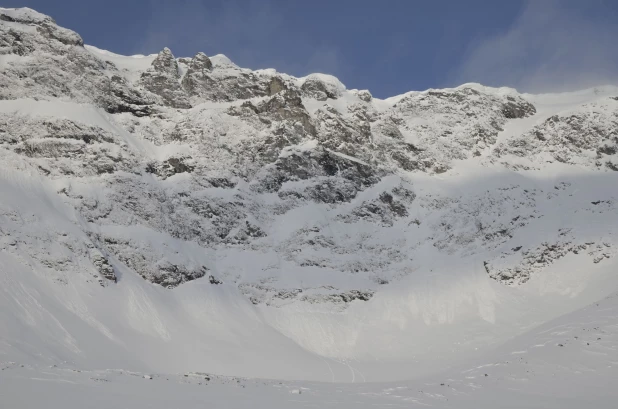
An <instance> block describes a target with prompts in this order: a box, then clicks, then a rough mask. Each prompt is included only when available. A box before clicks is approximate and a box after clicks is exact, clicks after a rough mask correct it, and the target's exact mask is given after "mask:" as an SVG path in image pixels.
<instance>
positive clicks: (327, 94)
mask: <svg viewBox="0 0 618 409" xmlns="http://www.w3.org/2000/svg"><path fill="white" fill-rule="evenodd" d="M300 89H301V91H302V92H303V95H304V96H307V97H309V98H314V99H317V100H318V101H326V100H327V99H329V98H330V99H337V98H339V97H340V95H339V92H338V91H337V90H336V89H334V88H333V87H330V86H329V85H328V84H327V83H326V82H324V81H323V80H322V79H320V78H315V77H311V76H310V77H309V78H307V79H306V80H305V82H304V83H303V85H302V86H301V88H300Z"/></svg>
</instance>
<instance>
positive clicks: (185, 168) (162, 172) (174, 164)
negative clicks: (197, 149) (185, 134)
mask: <svg viewBox="0 0 618 409" xmlns="http://www.w3.org/2000/svg"><path fill="white" fill-rule="evenodd" d="M192 163H194V161H193V160H192V158H190V157H172V158H169V159H166V160H164V161H163V162H161V163H149V164H148V165H146V172H148V173H154V174H156V175H157V176H160V177H161V178H163V179H166V178H168V177H170V176H173V175H176V174H178V173H191V172H193V170H194V169H195V166H194V165H193V164H192Z"/></svg>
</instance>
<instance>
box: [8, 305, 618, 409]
mask: <svg viewBox="0 0 618 409" xmlns="http://www.w3.org/2000/svg"><path fill="white" fill-rule="evenodd" d="M0 366H1V368H2V371H0V401H2V403H3V404H2V407H3V408H7V409H8V408H40V407H45V408H48V409H56V408H63V409H64V408H135V409H139V408H172V407H177V408H185V409H190V408H204V407H207V408H212V409H214V408H270V409H276V408H311V407H314V408H331V407H332V408H375V407H394V408H397V407H406V408H415V407H433V408H583V407H594V408H613V407H615V404H616V402H617V401H618V389H617V388H616V385H618V295H613V296H610V297H608V298H605V299H603V300H601V301H599V302H596V303H594V304H592V305H590V306H588V307H585V308H583V309H581V310H578V311H575V312H573V313H571V314H567V315H565V316H563V317H560V318H558V319H555V320H553V321H550V322H548V323H546V324H544V325H542V326H540V327H539V328H536V329H534V330H532V331H530V332H529V333H527V334H524V335H522V336H519V337H517V338H515V339H513V340H512V341H510V342H508V343H507V344H505V345H503V346H501V347H500V348H499V349H497V350H494V351H488V352H487V353H486V354H484V357H483V358H481V359H479V360H477V361H476V362H470V363H469V364H467V365H463V366H461V367H459V368H456V369H455V368H453V369H451V370H449V371H447V372H445V373H443V374H442V375H436V376H430V377H428V378H426V379H419V380H415V381H400V382H391V383H364V382H362V383H345V384H342V383H317V382H302V381H274V380H260V379H247V378H236V377H222V376H217V375H214V374H206V373H187V374H169V375H167V374H153V373H138V372H131V371H129V370H123V369H106V370H98V371H82V370H80V369H78V368H72V367H70V366H68V365H66V366H62V365H59V366H51V367H49V366H45V367H40V366H39V367H36V366H30V365H22V364H20V363H18V362H1V363H0Z"/></svg>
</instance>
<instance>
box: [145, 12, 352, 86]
mask: <svg viewBox="0 0 618 409" xmlns="http://www.w3.org/2000/svg"><path fill="white" fill-rule="evenodd" d="M149 18H150V20H149V28H148V30H147V33H146V36H145V37H144V38H143V39H142V40H140V41H138V42H137V44H136V50H135V52H136V53H154V52H158V51H159V50H161V49H162V48H163V47H169V48H171V49H172V51H173V52H174V53H175V54H176V55H178V56H189V55H188V53H197V52H198V51H204V52H206V53H207V54H209V55H212V54H219V53H222V54H226V55H227V56H228V57H230V58H231V59H232V60H233V61H234V62H236V63H238V64H239V65H241V66H245V67H248V68H276V69H277V70H279V71H284V72H289V73H292V74H296V75H304V74H307V73H309V72H314V71H320V72H329V73H333V74H334V73H336V71H337V70H339V69H340V67H341V61H340V58H339V53H338V51H337V49H336V48H335V47H331V46H322V45H320V44H314V43H313V42H312V41H311V38H310V37H309V36H299V37H298V38H296V39H294V48H292V49H290V48H285V47H284V46H283V44H285V43H286V41H284V39H283V38H282V37H285V36H289V35H290V33H289V27H286V24H285V23H286V21H285V15H284V14H283V12H282V11H280V9H279V7H278V6H277V4H276V3H273V2H271V1H269V0H247V1H242V2H238V1H234V0H228V1H203V0H150V17H149ZM287 43H289V40H288V41H287ZM299 57H300V58H299Z"/></svg>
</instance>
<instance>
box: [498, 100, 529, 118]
mask: <svg viewBox="0 0 618 409" xmlns="http://www.w3.org/2000/svg"><path fill="white" fill-rule="evenodd" d="M506 99H507V102H506V103H504V104H503V105H502V114H503V115H504V117H505V118H508V119H516V118H525V117H527V116H530V115H534V114H535V113H536V108H535V107H534V105H532V104H531V103H529V102H525V101H524V102H523V103H522V102H521V101H517V100H516V99H515V98H513V97H511V96H508V97H506Z"/></svg>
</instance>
